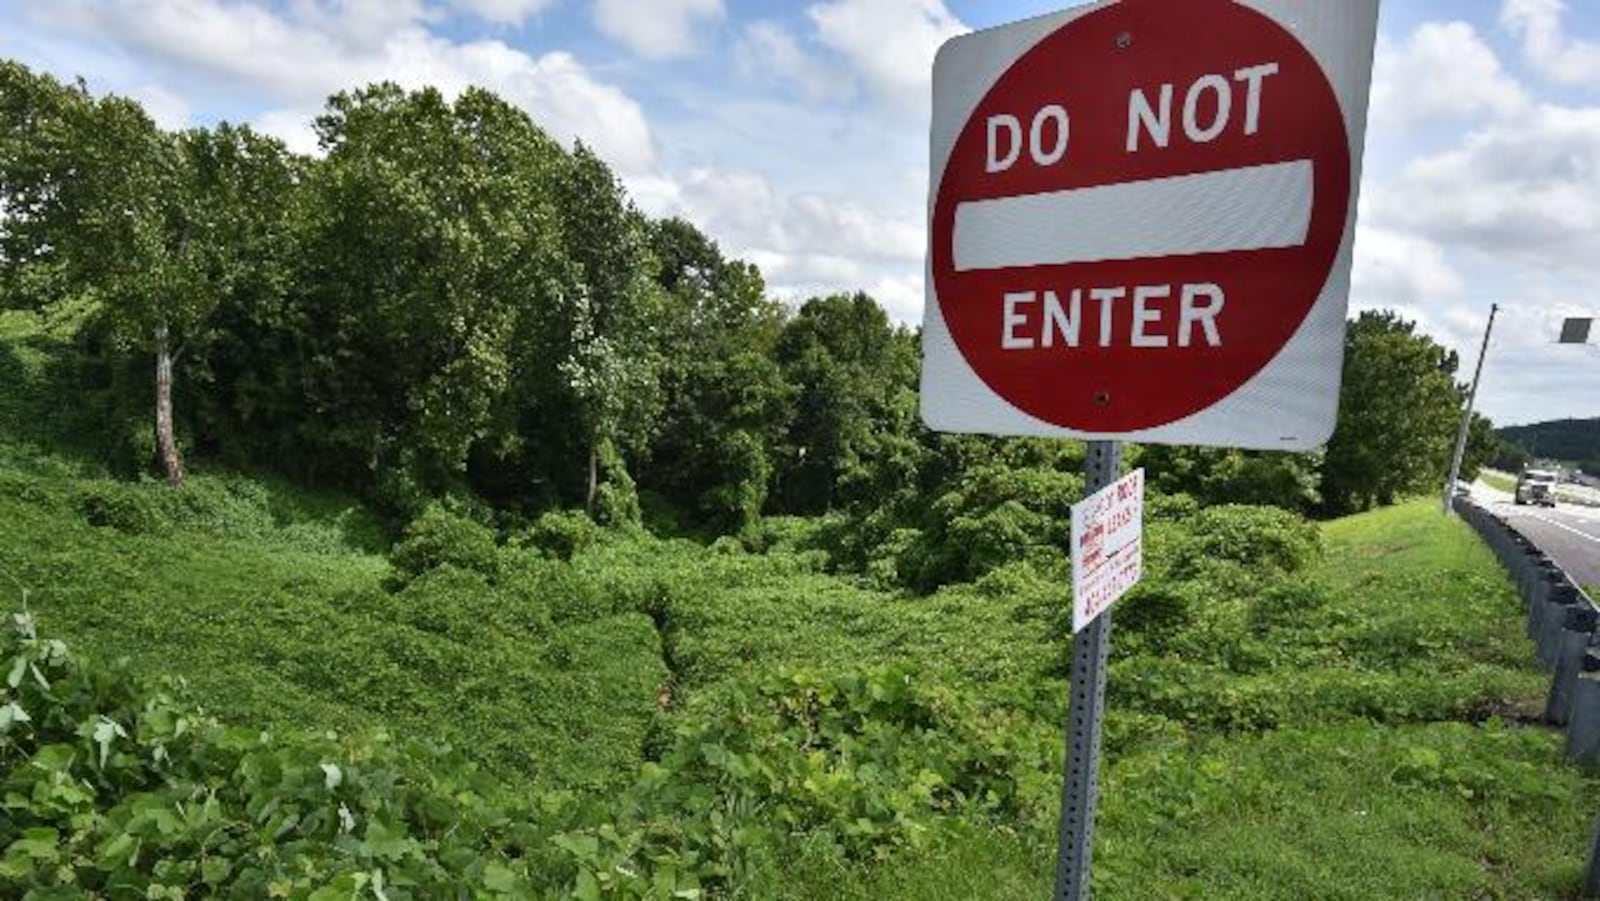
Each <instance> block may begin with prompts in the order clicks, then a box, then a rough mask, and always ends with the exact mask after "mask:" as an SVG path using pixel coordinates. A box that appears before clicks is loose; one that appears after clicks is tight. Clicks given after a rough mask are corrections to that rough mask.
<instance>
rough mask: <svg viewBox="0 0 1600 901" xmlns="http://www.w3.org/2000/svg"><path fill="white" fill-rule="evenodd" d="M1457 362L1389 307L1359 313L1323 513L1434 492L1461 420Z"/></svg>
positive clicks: (1327, 461) (1326, 468)
mask: <svg viewBox="0 0 1600 901" xmlns="http://www.w3.org/2000/svg"><path fill="white" fill-rule="evenodd" d="M1458 364H1459V359H1458V357H1457V356H1456V354H1455V352H1454V351H1450V350H1447V349H1445V348H1443V347H1441V346H1439V345H1438V344H1437V343H1435V342H1434V341H1433V339H1432V338H1429V337H1428V336H1426V335H1422V334H1418V333H1417V331H1416V326H1415V324H1414V323H1411V322H1407V321H1405V320H1403V319H1401V318H1400V317H1399V316H1397V315H1396V314H1394V313H1392V312H1388V311H1383V312H1370V311H1369V312H1364V313H1362V314H1361V315H1360V316H1359V317H1357V318H1356V319H1355V321H1353V322H1352V323H1351V324H1350V327H1349V329H1348V331H1347V332H1346V335H1345V360H1344V387H1343V390H1342V391H1341V393H1340V398H1339V423H1338V427H1337V429H1336V430H1335V432H1334V435H1333V438H1332V440H1331V441H1329V443H1328V447H1327V452H1326V456H1325V458H1324V462H1323V469H1322V496H1323V503H1324V507H1325V509H1326V510H1327V511H1328V512H1331V513H1336V514H1342V513H1347V512H1354V511H1360V510H1366V509H1369V508H1371V507H1372V506H1374V505H1376V504H1390V503H1393V502H1394V501H1395V500H1396V499H1398V498H1399V497H1401V496H1402V495H1405V494H1407V493H1411V492H1421V491H1429V490H1433V488H1434V486H1435V483H1436V482H1437V481H1439V480H1440V478H1441V477H1440V473H1442V472H1444V467H1445V466H1447V465H1448V464H1449V458H1450V455H1451V454H1452V452H1453V449H1454V443H1455V432H1456V428H1457V424H1458V423H1459V422H1460V419H1459V417H1460V412H1461V404H1462V401H1463V398H1464V392H1463V390H1462V388H1461V386H1459V385H1458V384H1456V381H1455V372H1456V369H1457V366H1458Z"/></svg>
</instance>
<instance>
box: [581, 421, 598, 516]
mask: <svg viewBox="0 0 1600 901" xmlns="http://www.w3.org/2000/svg"><path fill="white" fill-rule="evenodd" d="M599 491H600V440H599V439H598V438H595V439H590V441H589V494H588V496H587V498H586V499H585V500H584V502H583V509H584V510H585V511H586V512H587V513H588V514H589V515H590V516H593V515H594V496H595V495H596V494H598V493H599Z"/></svg>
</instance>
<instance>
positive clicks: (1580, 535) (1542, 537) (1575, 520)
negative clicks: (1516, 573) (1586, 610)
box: [1472, 482, 1600, 600]
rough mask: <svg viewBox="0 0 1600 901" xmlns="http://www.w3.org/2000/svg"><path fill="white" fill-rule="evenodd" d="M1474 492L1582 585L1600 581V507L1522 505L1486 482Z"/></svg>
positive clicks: (1597, 583) (1474, 488) (1473, 489)
mask: <svg viewBox="0 0 1600 901" xmlns="http://www.w3.org/2000/svg"><path fill="white" fill-rule="evenodd" d="M1472 495H1473V498H1474V499H1476V500H1477V501H1478V502H1479V503H1485V504H1488V505H1489V507H1490V509H1492V510H1493V511H1494V512H1495V513H1496V514H1498V515H1499V516H1502V517H1504V518H1505V519H1506V521H1507V522H1510V523H1511V524H1512V525H1514V526H1516V527H1517V530H1518V531H1520V532H1522V534H1524V535H1526V536H1528V539H1529V540H1530V541H1532V542H1533V543H1534V544H1537V545H1538V546H1539V548H1540V549H1541V550H1543V551H1544V552H1545V553H1546V554H1549V555H1550V557H1551V558H1552V559H1554V560H1555V561H1556V563H1557V564H1559V565H1560V566H1561V568H1562V569H1564V570H1566V571H1567V574H1568V575H1570V576H1572V578H1573V579H1575V580H1577V581H1578V582H1579V583H1581V584H1583V585H1600V508H1596V507H1580V506H1577V505H1575V504H1569V503H1558V504H1557V505H1556V506H1555V507H1529V506H1524V507H1519V506H1517V505H1515V504H1513V503H1512V502H1511V495H1510V494H1507V493H1506V492H1504V491H1499V490H1497V489H1495V488H1491V487H1489V486H1488V485H1487V484H1485V483H1483V482H1477V483H1475V484H1474V485H1473V486H1472ZM1596 600H1600V598H1596Z"/></svg>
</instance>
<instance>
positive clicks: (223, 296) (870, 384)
mask: <svg viewBox="0 0 1600 901" xmlns="http://www.w3.org/2000/svg"><path fill="white" fill-rule="evenodd" d="M315 127H316V132H317V136H318V138H319V141H320V145H321V151H322V152H321V154H320V155H318V156H315V157H306V156H300V155H296V154H293V153H290V152H289V151H288V150H287V149H286V148H285V147H284V146H283V144H282V143H280V142H279V141H277V140H275V139H273V138H271V137H268V136H265V135H262V134H259V133H257V132H255V131H253V130H251V129H250V128H248V127H243V126H236V125H230V124H220V125H217V126H215V127H210V128H191V129H185V130H183V131H179V132H176V133H174V132H169V131H165V130H163V129H161V128H159V127H157V126H156V125H155V124H154V123H153V121H152V120H151V119H150V117H149V116H148V115H147V114H146V113H145V112H144V111H143V110H142V109H141V108H140V107H139V106H138V105H137V104H136V103H134V102H132V101H130V100H127V99H124V98H120V97H115V96H104V97H97V96H95V95H94V94H92V93H90V92H89V91H88V90H87V89H86V87H85V86H84V85H83V84H82V83H76V84H63V83H61V82H58V81H56V80H55V79H53V78H51V77H49V76H47V75H42V74H38V73H34V72H32V71H30V70H29V69H27V68H26V67H24V66H21V65H19V64H16V63H0V204H3V205H0V305H3V306H8V307H12V308H19V307H20V308H30V309H49V308H52V307H58V306H60V305H62V304H68V303H71V304H78V305H80V306H81V307H82V308H83V309H84V310H86V311H87V312H86V313H85V314H84V317H83V325H82V328H81V331H80V333H79V335H78V337H77V340H76V344H75V357H74V359H73V361H72V365H73V366H74V367H75V373H76V378H77V384H79V385H81V386H82V390H83V393H82V395H81V396H75V397H72V398H63V399H62V400H63V403H73V404H81V405H85V406H92V407H94V409H95V410H96V411H97V415H99V417H100V419H99V421H100V423H101V427H100V428H99V429H98V430H97V431H98V432H99V433H100V434H99V436H98V438H97V440H98V441H99V443H100V445H101V446H102V447H109V448H110V450H109V451H108V453H107V456H108V457H109V458H111V459H113V460H118V459H120V460H121V461H123V463H124V464H125V465H131V466H141V467H142V466H145V465H152V466H154V467H156V469H157V471H159V472H160V473H161V475H162V476H163V477H164V478H165V479H166V480H167V481H169V482H170V483H171V484H172V485H174V486H178V485H181V483H182V480H183V476H184V465H185V459H186V458H187V457H189V456H193V455H196V454H198V455H201V456H203V457H206V458H210V459H216V460H220V461H223V462H225V463H227V464H229V465H235V466H248V467H257V468H270V469H272V470H275V471H279V472H282V473H284V474H286V475H288V476H290V477H293V478H295V479H298V480H300V481H303V482H305V483H308V484H311V485H315V486H328V487H339V488H343V489H349V490H354V491H357V492H360V493H362V494H364V495H366V496H368V497H370V498H373V499H375V500H377V501H379V502H381V503H383V504H385V505H386V506H387V507H388V508H389V509H390V510H392V511H393V512H396V513H399V514H404V515H409V514H411V513H414V512H416V511H417V510H419V509H420V508H421V507H422V506H423V505H425V504H426V503H427V502H428V501H429V500H430V499H434V498H438V497H444V496H457V497H462V498H469V499H471V502H473V503H480V504H484V505H486V506H487V507H490V508H493V509H496V510H499V511H503V512H505V513H509V514H512V515H516V514H533V513H537V512H539V511H542V510H546V509H550V508H557V507H581V508H584V509H587V510H589V511H591V512H592V513H593V514H594V515H595V516H596V517H597V518H599V519H601V520H602V521H632V520H637V519H638V518H639V517H640V516H641V515H650V514H652V512H655V513H662V512H663V511H668V512H670V513H672V514H673V515H677V516H681V517H685V518H687V520H688V521H689V523H690V524H692V525H693V526H694V527H697V528H700V529H704V530H709V531H716V532H738V531H741V530H746V529H749V528H750V527H752V526H753V525H754V524H755V523H756V522H757V521H758V519H759V517H760V516H761V515H762V514H763V513H764V512H765V513H774V512H776V513H800V514H815V513H824V512H829V511H851V512H854V513H856V514H858V518H863V517H869V516H875V517H877V518H878V520H880V526H882V528H877V529H875V530H873V531H872V533H873V534H879V535H880V536H886V535H888V534H889V533H890V532H892V528H889V527H890V526H892V524H893V523H894V522H911V521H921V520H926V519H927V518H929V517H934V516H938V515H943V514H950V515H956V514H957V513H958V512H959V511H957V510H953V509H944V510H943V514H941V513H940V512H939V510H940V509H942V508H938V507H937V504H938V501H939V499H941V498H945V499H947V506H948V505H950V504H956V505H957V506H959V504H960V503H962V501H960V500H959V498H973V497H977V496H979V495H982V494H984V492H985V491H990V492H991V493H992V492H993V491H998V492H1001V493H1002V494H1003V493H1004V492H1006V491H1012V490H1014V491H1019V492H1020V491H1026V490H1029V489H1028V487H1027V486H1028V482H1027V480H1026V479H1023V480H1021V481H1015V480H1013V481H1010V482H1008V481H1007V480H1006V479H1003V478H1000V477H999V476H998V473H1000V472H1002V471H1005V470H1007V469H1017V468H1020V469H1033V470H1040V471H1045V470H1048V471H1058V472H1066V471H1067V470H1068V469H1070V467H1071V466H1074V465H1076V461H1077V460H1079V459H1081V455H1077V456H1075V455H1073V454H1071V453H1062V452H1060V451H1057V450H1044V449H1040V446H1039V445H1038V444H1037V443H1027V442H1001V441H996V440H991V439H982V438H961V437H955V436H939V435H934V434H932V433H929V432H928V431H927V430H926V429H924V428H923V427H922V425H921V423H920V421H919V419H918V414H917V374H918V366H919V346H918V340H919V339H918V336H917V335H916V333H915V332H913V331H910V330H908V329H906V328H904V327H901V326H897V325H895V324H894V323H892V322H891V321H890V320H889V319H888V318H887V316H886V315H885V313H884V311H883V309H882V307H881V306H879V305H878V304H877V303H876V302H875V301H873V300H872V299H871V298H870V297H867V296H866V295H864V294H854V295H836V296H830V297H822V298H816V299H813V300H811V301H808V302H807V303H805V304H804V305H802V306H800V307H799V308H798V309H790V308H788V307H786V306H785V305H783V304H781V303H779V302H777V301H775V300H773V299H772V298H770V297H769V296H768V294H767V291H766V286H765V284H764V282H763V280H762V275H761V273H760V272H759V271H758V270H757V269H756V268H755V267H754V266H752V265H750V264H748V263H745V262H741V261H739V260H734V259H729V258H727V257H726V256H724V255H723V253H722V252H721V250H720V249H719V248H718V246H717V245H716V243H715V242H713V241H712V240H711V239H709V238H708V237H707V236H706V235H704V234H703V233H702V232H700V231H699V230H698V229H696V228H695V227H694V226H693V225H692V224H690V223H688V222H685V221H683V220H681V219H652V218H650V217H648V216H646V215H644V214H643V213H641V212H640V211H639V210H637V209H636V208H635V207H634V206H633V205H632V204H631V203H630V202H629V200H628V198H627V197H626V195H625V193H624V191H623V189H622V187H621V186H620V184H619V182H618V181H617V179H616V177H615V176H614V175H613V174H612V172H611V171H610V170H609V169H608V168H607V167H606V165H605V163H604V162H602V161H601V160H600V159H599V158H598V157H596V156H595V155H594V154H593V153H592V152H590V151H589V150H588V149H587V148H585V147H584V146H582V145H581V144H579V145H578V146H576V147H575V148H574V149H572V150H568V149H565V148H563V147H562V146H561V145H560V144H558V143H557V142H556V141H554V140H552V139H551V138H550V137H549V136H548V135H547V134H546V133H545V132H544V131H543V130H541V129H540V128H539V127H538V125H537V124H535V123H534V122H533V121H532V120H531V119H530V118H529V117H528V116H527V114H526V113H524V112H523V111H522V110H520V109H518V108H517V107H515V106H512V105H510V104H508V103H506V102H505V101H503V100H501V99H500V98H498V97H496V96H495V95H493V94H491V93H489V92H486V91H483V90H479V89H469V90H467V91H465V92H464V93H462V94H461V95H460V96H459V98H457V99H455V100H454V101H451V100H447V99H446V98H445V97H444V96H443V95H442V94H440V93H439V92H438V91H436V90H432V89H424V90H419V91H405V90H402V89H401V88H399V87H397V86H395V85H392V84H377V85H373V86H369V87H367V88H364V89H361V90H357V91H351V92H347V93H341V94H338V95H336V96H334V97H332V98H331V99H330V100H329V101H328V104H327V107H326V109H325V111H324V113H323V114H322V115H321V116H320V117H319V118H318V119H317V120H316V124H315ZM1346 356H1347V359H1346V380H1345V392H1344V398H1343V404H1342V408H1341V415H1340V422H1339V430H1338V433H1337V434H1336V435H1335V436H1334V439H1333V441H1332V443H1331V444H1330V445H1329V446H1328V448H1327V449H1326V451H1324V452H1322V453H1319V454H1314V455H1287V454H1265V453H1246V452H1240V451H1223V450H1209V449H1196V448H1148V449H1145V450H1144V452H1143V462H1144V465H1146V466H1147V467H1149V468H1150V469H1151V471H1152V474H1153V478H1154V479H1155V481H1156V483H1157V485H1158V486H1159V487H1161V488H1164V489H1166V490H1168V491H1170V492H1174V493H1177V492H1182V493H1187V494H1190V495H1193V496H1194V497H1195V498H1197V499H1198V500H1201V501H1204V502H1224V501H1243V502H1259V503H1268V504H1275V505H1278V506H1284V507H1289V508H1292V509H1297V510H1302V511H1321V512H1327V513H1338V512H1345V511H1349V510H1359V509H1364V508H1366V507H1369V506H1371V505H1374V504H1381V503H1387V502H1390V501H1392V500H1394V499H1396V498H1398V497H1400V496H1402V495H1404V494H1407V493H1409V492H1413V491H1418V490H1423V489H1427V488H1429V487H1431V486H1432V484H1433V482H1434V481H1436V480H1437V479H1438V478H1439V474H1440V473H1442V467H1443V465H1444V461H1445V459H1446V458H1447V456H1448V452H1449V451H1448V445H1449V443H1450V442H1451V441H1452V440H1453V435H1454V428H1455V416H1456V415H1457V411H1458V410H1459V407H1460V402H1461V389H1460V386H1459V385H1458V384H1457V382H1456V380H1455V376H1456V369H1457V365H1458V361H1457V359H1456V357H1455V354H1453V353H1451V352H1448V351H1445V350H1444V349H1442V348H1441V347H1439V346H1438V345H1437V344H1436V343H1434V342H1433V341H1432V340H1431V339H1429V338H1428V337H1426V336H1424V335H1421V334H1418V333H1417V332H1416V331H1415V329H1414V327H1413V326H1412V325H1411V324H1410V323H1407V322H1404V321H1402V320H1400V319H1398V318H1397V317H1395V316H1393V315H1391V314H1363V315H1362V316H1361V317H1359V318H1358V319H1356V320H1355V322H1354V323H1353V325H1352V328H1351V330H1350V334H1349V338H1348V342H1347V355H1346ZM108 436H109V439H110V440H109V441H108V440H107V437H108ZM1492 439H1493V435H1492V431H1491V430H1490V428H1489V426H1488V423H1487V421H1484V420H1481V419H1480V420H1479V421H1478V422H1477V423H1476V424H1475V428H1474V431H1473V445H1472V450H1473V454H1472V456H1471V458H1470V459H1471V461H1473V463H1474V466H1475V462H1476V461H1478V460H1482V459H1486V458H1487V457H1488V456H1490V455H1492V452H1493V441H1492ZM984 473H988V475H983V474H984ZM983 486H988V487H987V488H985V487H983ZM1035 487H1036V486H1035ZM951 497H956V498H957V500H949V498H951ZM992 499H993V498H991V500H992ZM985 502H987V501H985ZM641 504H642V507H641ZM641 511H642V512H641ZM952 565H954V564H952Z"/></svg>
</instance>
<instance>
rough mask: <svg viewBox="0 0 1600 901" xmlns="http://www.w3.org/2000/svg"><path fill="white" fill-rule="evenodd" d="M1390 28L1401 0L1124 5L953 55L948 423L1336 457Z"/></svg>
mask: <svg viewBox="0 0 1600 901" xmlns="http://www.w3.org/2000/svg"><path fill="white" fill-rule="evenodd" d="M1376 20H1377V3H1376V0H1354V2H1349V0H1345V2H1341V3H1338V4H1328V3H1325V2H1317V0H1254V2H1249V3H1244V2H1235V0H1184V2H1180V3H1173V2H1164V0H1120V2H1114V3H1105V4H1100V5H1098V6H1094V7H1088V8H1084V9H1079V10H1073V11H1069V12H1067V13H1063V14H1058V15H1056V16H1051V17H1046V18H1044V19H1039V20H1033V21H1030V22H1023V23H1019V24H1017V25H1013V26H1007V27H1005V28H1001V29H996V30H994V31H990V32H982V33H978V34H974V35H968V36H965V37H961V38H957V39H955V40H953V41H951V42H950V43H949V44H947V45H946V46H945V48H944V49H943V50H942V51H941V53H940V56H939V60H938V62H937V63H936V64H935V69H934V105H935V110H934V120H935V121H934V132H933V138H934V145H933V154H932V157H933V172H932V176H933V178H932V192H931V198H930V222H929V226H930V227H929V236H930V248H929V260H928V262H929V278H928V305H927V318H926V327H925V330H924V341H925V349H926V354H925V358H926V362H925V366H924V378H923V409H924V416H925V418H926V419H927V420H928V422H929V424H930V425H931V426H933V427H934V428H939V429H944V430H948V431H973V432H989V433H999V434H1046V435H1050V434H1054V435H1078V436H1084V437H1096V438H1130V439H1133V440H1141V441H1150V442H1165V443H1194V444H1214V445H1230V446H1241V447H1266V448H1279V449H1298V448H1310V447H1315V446H1317V445H1318V444H1321V443H1322V442H1323V441H1325V440H1326V439H1327V437H1328V435H1329V434H1331V432H1332V429H1333V421H1334V416H1335V414H1336V411H1337V404H1338V384H1339V368H1340V364H1341V361H1342V351H1343V339H1344V317H1345V307H1346V297H1347V294H1348V284H1349V266H1350V245H1351V239H1352V235H1353V231H1354V215H1355V186H1356V183H1357V176H1358V169H1359V165H1358V163H1359V153H1360V147H1361V141H1362V136H1363V132H1364V128H1365V112H1366V88H1367V84H1368V81H1369V78H1370V72H1371V57H1372V46H1373V40H1374V35H1375V32H1376Z"/></svg>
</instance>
